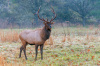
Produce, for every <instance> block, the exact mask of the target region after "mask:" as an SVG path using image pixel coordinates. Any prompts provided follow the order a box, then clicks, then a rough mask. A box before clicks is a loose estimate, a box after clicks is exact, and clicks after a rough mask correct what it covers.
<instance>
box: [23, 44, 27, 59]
mask: <svg viewBox="0 0 100 66" xmlns="http://www.w3.org/2000/svg"><path fill="white" fill-rule="evenodd" d="M26 45H27V44H25V45H23V52H24V55H25V59H26V60H27V56H26Z"/></svg>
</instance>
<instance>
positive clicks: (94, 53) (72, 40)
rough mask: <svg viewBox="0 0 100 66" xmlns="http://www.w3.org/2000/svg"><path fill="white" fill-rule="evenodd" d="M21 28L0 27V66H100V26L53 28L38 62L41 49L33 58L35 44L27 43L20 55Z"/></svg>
mask: <svg viewBox="0 0 100 66" xmlns="http://www.w3.org/2000/svg"><path fill="white" fill-rule="evenodd" d="M22 30H23V29H12V30H10V29H1V30H0V66H2V65H3V66H96V65H98V66H99V65H100V28H99V27H93V26H92V27H91V26H90V27H87V28H85V27H68V28H64V30H65V33H66V36H65V35H64V30H63V28H56V27H55V28H53V30H52V33H51V37H50V39H49V40H47V41H46V43H45V45H44V50H43V57H44V59H43V60H42V61H41V56H40V49H38V50H39V52H38V57H37V61H35V59H34V58H35V47H34V46H31V45H28V46H27V48H26V51H27V52H26V54H27V57H28V60H25V57H24V54H23V53H22V57H21V58H18V57H19V48H20V46H21V42H20V40H19V38H18V35H19V33H20V32H21V31H22Z"/></svg>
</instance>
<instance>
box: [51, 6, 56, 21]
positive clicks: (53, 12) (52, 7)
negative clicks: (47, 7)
mask: <svg viewBox="0 0 100 66" xmlns="http://www.w3.org/2000/svg"><path fill="white" fill-rule="evenodd" d="M51 8H52V9H51V11H52V12H53V14H54V15H55V17H54V18H53V17H52V19H51V20H50V22H51V21H53V20H54V19H55V18H56V14H55V11H54V9H53V7H51Z"/></svg>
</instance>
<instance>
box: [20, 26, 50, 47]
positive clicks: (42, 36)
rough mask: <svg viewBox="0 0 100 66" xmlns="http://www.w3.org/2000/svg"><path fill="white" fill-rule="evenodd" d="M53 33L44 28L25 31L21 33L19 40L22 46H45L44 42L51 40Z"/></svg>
mask: <svg viewBox="0 0 100 66" xmlns="http://www.w3.org/2000/svg"><path fill="white" fill-rule="evenodd" d="M50 33H51V31H48V30H46V29H45V27H43V28H38V29H36V30H24V31H23V32H21V33H20V35H19V38H20V40H21V42H22V44H25V43H28V44H38V45H41V44H44V42H45V41H46V40H47V39H48V38H49V36H50Z"/></svg>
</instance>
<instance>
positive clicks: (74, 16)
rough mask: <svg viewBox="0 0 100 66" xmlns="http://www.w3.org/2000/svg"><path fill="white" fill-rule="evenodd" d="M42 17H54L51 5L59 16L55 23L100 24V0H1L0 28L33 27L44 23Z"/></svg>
mask: <svg viewBox="0 0 100 66" xmlns="http://www.w3.org/2000/svg"><path fill="white" fill-rule="evenodd" d="M40 6H41V9H40V13H39V15H40V17H41V18H42V17H43V18H45V19H46V18H48V19H49V20H50V19H51V18H52V16H54V15H53V13H52V12H51V6H52V7H53V8H54V10H55V12H56V14H57V17H56V19H55V20H54V22H55V23H70V24H74V25H76V26H77V25H78V24H81V25H82V26H87V25H95V26H97V25H99V24H100V0H0V28H32V27H36V26H40V25H42V21H40V20H39V19H38V16H37V14H36V12H37V11H38V9H39V7H40Z"/></svg>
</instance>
